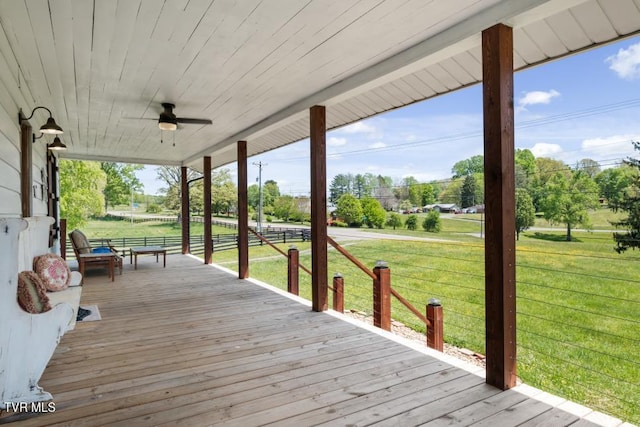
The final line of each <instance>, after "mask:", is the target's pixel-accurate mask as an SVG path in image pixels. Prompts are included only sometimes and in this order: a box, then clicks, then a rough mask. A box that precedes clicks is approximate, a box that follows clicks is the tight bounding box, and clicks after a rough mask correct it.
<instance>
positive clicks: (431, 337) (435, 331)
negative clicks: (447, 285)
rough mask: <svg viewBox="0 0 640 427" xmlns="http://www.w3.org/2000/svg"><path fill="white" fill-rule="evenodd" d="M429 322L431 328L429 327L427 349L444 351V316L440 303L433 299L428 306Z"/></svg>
mask: <svg viewBox="0 0 640 427" xmlns="http://www.w3.org/2000/svg"><path fill="white" fill-rule="evenodd" d="M427 320H428V321H429V323H430V324H431V326H429V325H427V347H429V348H433V349H435V350H438V351H443V347H444V344H443V341H444V333H443V315H442V305H441V304H440V301H439V300H437V299H435V298H431V299H430V300H429V304H427Z"/></svg>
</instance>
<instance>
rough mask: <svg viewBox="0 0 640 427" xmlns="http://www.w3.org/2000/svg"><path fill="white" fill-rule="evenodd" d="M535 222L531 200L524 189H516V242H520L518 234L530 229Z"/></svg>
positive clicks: (534, 212)
mask: <svg viewBox="0 0 640 427" xmlns="http://www.w3.org/2000/svg"><path fill="white" fill-rule="evenodd" d="M535 220H536V210H535V208H534V207H533V199H532V198H531V196H530V195H529V193H528V192H527V190H525V189H524V188H517V189H516V240H520V233H521V232H523V231H525V230H527V229H528V228H529V227H532V226H533V225H534V224H535Z"/></svg>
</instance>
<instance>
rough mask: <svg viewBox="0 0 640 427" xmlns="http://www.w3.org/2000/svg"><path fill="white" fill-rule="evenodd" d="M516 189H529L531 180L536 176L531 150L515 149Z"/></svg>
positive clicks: (534, 159)
mask: <svg viewBox="0 0 640 427" xmlns="http://www.w3.org/2000/svg"><path fill="white" fill-rule="evenodd" d="M514 161H515V176H516V188H529V185H530V183H531V180H532V179H533V177H534V176H535V174H536V170H537V167H536V157H535V156H534V155H533V153H532V152H531V150H528V149H524V150H522V149H520V148H518V149H516V152H515V158H514Z"/></svg>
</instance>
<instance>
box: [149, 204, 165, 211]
mask: <svg viewBox="0 0 640 427" xmlns="http://www.w3.org/2000/svg"><path fill="white" fill-rule="evenodd" d="M160 212H162V208H161V207H160V205H156V204H155V203H152V204H150V205H149V206H147V213H160Z"/></svg>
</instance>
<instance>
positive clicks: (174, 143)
mask: <svg viewBox="0 0 640 427" xmlns="http://www.w3.org/2000/svg"><path fill="white" fill-rule="evenodd" d="M172 136H173V146H174V147H175V146H176V134H175V132H174V133H173V134H172Z"/></svg>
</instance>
